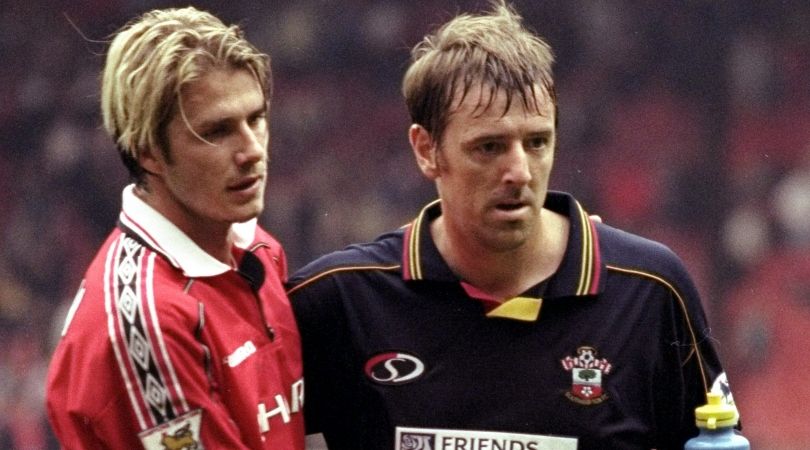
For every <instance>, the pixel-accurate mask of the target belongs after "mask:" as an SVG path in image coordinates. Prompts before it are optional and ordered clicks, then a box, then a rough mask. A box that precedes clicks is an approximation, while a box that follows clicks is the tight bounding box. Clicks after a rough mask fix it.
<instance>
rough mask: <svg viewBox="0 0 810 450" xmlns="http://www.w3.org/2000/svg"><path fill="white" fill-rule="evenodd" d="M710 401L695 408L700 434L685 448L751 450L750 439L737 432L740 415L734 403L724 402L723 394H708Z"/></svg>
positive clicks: (687, 449)
mask: <svg viewBox="0 0 810 450" xmlns="http://www.w3.org/2000/svg"><path fill="white" fill-rule="evenodd" d="M706 399H707V400H708V403H707V404H705V405H703V406H700V407H698V408H695V422H696V423H697V426H698V429H700V434H699V435H697V436H695V437H693V438H692V439H689V440H688V441H687V442H686V445H685V446H684V450H751V444H750V443H749V442H748V439H746V438H744V437H743V436H741V435H739V434H737V433H736V432H735V431H734V426H735V425H737V422H738V421H739V420H740V415H739V413H738V412H737V408H736V407H735V406H734V405H727V404H725V403H723V397H722V395H721V394H716V393H713V392H709V393H707V394H706Z"/></svg>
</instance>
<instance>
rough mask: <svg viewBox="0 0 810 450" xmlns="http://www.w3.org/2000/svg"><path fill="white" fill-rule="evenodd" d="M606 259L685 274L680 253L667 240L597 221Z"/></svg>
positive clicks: (620, 264)
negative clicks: (668, 244)
mask: <svg viewBox="0 0 810 450" xmlns="http://www.w3.org/2000/svg"><path fill="white" fill-rule="evenodd" d="M596 229H597V236H598V239H599V248H600V251H601V253H602V255H601V256H602V260H603V261H604V263H605V264H606V265H607V266H610V267H616V268H624V269H629V270H640V271H645V272H652V273H655V274H660V275H663V276H667V277H680V276H683V275H685V269H684V267H683V262H682V261H681V259H680V257H679V256H678V255H677V254H675V252H674V251H672V249H671V248H670V247H669V246H667V245H666V244H664V243H662V242H659V241H656V240H653V239H649V238H646V237H643V236H640V235H638V234H635V233H632V232H629V231H625V230H621V229H618V228H614V227H612V226H610V225H607V224H603V223H597V224H596Z"/></svg>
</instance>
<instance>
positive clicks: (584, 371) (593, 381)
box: [561, 346, 613, 405]
mask: <svg viewBox="0 0 810 450" xmlns="http://www.w3.org/2000/svg"><path fill="white" fill-rule="evenodd" d="M561 362H562V365H563V368H564V369H565V370H566V371H568V372H571V390H569V391H568V392H566V393H565V396H566V397H568V399H569V400H571V401H573V402H576V403H579V404H581V405H597V404H599V403H602V402H603V401H605V400H606V399H607V398H608V394H607V392H605V391H604V390H603V388H602V380H603V377H604V376H605V375H608V374H609V373H610V371H611V369H612V368H613V366H612V365H611V364H610V362H608V360H607V359H605V358H601V359H599V358H597V351H596V349H595V348H593V347H588V346H583V347H579V348H578V349H577V355H576V356H566V357H565V358H563V359H562V361H561Z"/></svg>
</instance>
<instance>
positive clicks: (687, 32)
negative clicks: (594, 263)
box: [0, 0, 810, 450]
mask: <svg viewBox="0 0 810 450" xmlns="http://www.w3.org/2000/svg"><path fill="white" fill-rule="evenodd" d="M188 3H193V4H194V5H196V6H198V7H200V8H202V9H207V10H209V11H211V12H213V13H214V14H216V15H218V16H219V17H221V18H222V19H223V20H225V21H226V22H237V23H240V24H241V25H242V26H243V27H244V29H245V30H246V33H247V36H248V38H249V39H250V40H251V41H252V42H254V43H255V44H256V45H257V46H258V47H260V48H261V49H262V50H265V51H267V52H269V53H270V54H271V56H272V58H273V68H274V76H275V86H276V89H275V98H274V99H273V103H272V114H271V116H272V123H271V128H272V133H273V137H272V154H273V162H272V165H271V170H270V176H271V182H270V187H269V193H268V204H267V209H266V212H265V213H264V215H263V216H262V218H261V219H262V222H263V224H264V225H266V226H267V227H268V228H269V229H270V230H271V231H272V232H273V233H274V234H275V235H276V236H277V237H278V238H279V239H280V240H281V241H282V243H283V244H284V245H285V248H286V250H287V252H288V256H289V263H290V268H291V269H292V270H294V269H296V268H298V267H300V266H301V265H302V264H304V263H305V262H307V261H308V260H310V259H312V258H314V257H315V256H317V255H319V254H321V253H323V252H327V251H331V250H335V249H338V248H341V247H343V246H344V245H346V244H348V243H350V242H354V241H365V240H369V239H373V238H374V237H375V236H376V235H377V234H378V233H381V232H383V231H385V230H388V229H390V228H393V227H397V226H399V225H401V224H404V223H405V222H407V221H409V220H410V219H411V218H412V217H413V216H414V215H415V214H416V213H417V212H418V209H419V208H420V207H421V205H422V204H424V203H425V202H427V201H429V200H431V199H432V198H433V197H434V195H435V193H434V189H433V186H432V185H431V183H428V182H427V181H425V180H423V179H422V178H421V175H420V174H419V172H418V170H417V168H416V164H415V163H414V161H413V157H412V156H411V153H410V150H409V146H408V143H407V136H406V130H407V127H408V125H409V120H408V117H407V114H406V111H405V107H404V103H403V101H402V99H401V95H400V92H399V87H400V80H401V76H402V74H403V72H404V69H405V67H406V64H407V60H408V56H409V48H410V47H412V46H413V45H414V44H415V43H416V42H417V41H418V40H419V39H420V38H421V37H422V36H423V35H424V34H425V33H426V32H428V31H429V30H431V29H432V28H433V26H434V25H436V24H440V23H443V22H444V21H446V20H447V19H449V18H450V17H452V16H453V15H455V13H457V12H459V11H468V10H478V9H480V8H482V7H483V6H485V4H484V2H483V1H462V0H453V1H451V0H436V1H426V0H410V1H406V0H383V1H365V0H342V1H337V0H299V1H292V0H290V1H258V0H256V1H244V0H229V1H218V2H213V1H196V2H188ZM188 3H186V2H184V3H182V4H178V3H172V2H164V1H134V0H53V1H22V0H3V2H2V6H0V61H2V64H0V340H1V341H2V345H0V448H3V449H52V448H57V444H56V443H55V441H54V439H53V437H52V435H51V433H50V430H49V428H48V425H47V422H46V420H45V416H44V408H43V402H44V400H43V383H44V378H45V373H46V369H47V364H48V360H49V356H50V352H51V350H52V348H53V347H54V345H55V343H56V341H57V338H58V335H59V332H60V330H61V327H62V323H63V317H64V315H65V311H66V307H67V305H68V304H69V302H70V301H71V299H72V297H73V295H74V293H75V290H76V288H77V287H78V284H79V282H80V280H81V277H82V274H83V272H84V270H85V267H86V265H87V264H88V263H89V261H90V260H91V258H92V257H93V255H94V253H95V251H96V249H97V247H98V246H99V245H100V244H101V242H102V240H103V239H104V237H105V236H106V234H107V233H108V232H109V231H110V229H111V227H112V226H113V225H114V223H115V220H116V218H117V214H118V210H119V203H120V190H121V188H122V187H123V186H124V185H125V184H126V183H127V178H126V172H125V170H124V167H123V165H122V164H121V163H120V161H119V159H118V156H117V154H116V151H115V149H114V147H113V145H112V142H111V140H110V139H109V138H108V137H107V136H106V135H105V134H104V133H103V131H102V129H101V126H100V124H101V120H100V118H99V114H98V99H99V94H98V85H99V83H98V73H99V70H100V67H101V64H102V62H103V54H104V51H105V49H106V47H105V42H104V41H105V40H106V39H107V38H108V37H109V36H110V34H111V33H113V32H114V31H115V30H116V29H117V28H119V27H120V26H122V25H123V24H124V23H125V22H126V21H127V20H129V19H130V18H132V17H133V16H135V15H137V14H139V13H141V12H144V11H146V10H148V9H152V8H156V7H165V6H185V5H186V4H188ZM514 3H515V5H516V7H517V9H518V10H519V11H520V12H521V13H522V14H523V15H524V17H525V19H526V22H527V23H528V24H529V25H530V26H531V27H532V28H534V29H535V30H537V31H538V32H539V33H540V34H541V35H543V36H545V37H546V38H547V39H548V40H549V41H550V43H551V44H552V46H553V47H554V49H555V51H556V54H557V58H558V63H557V65H556V78H557V83H558V93H559V106H560V129H559V133H560V138H559V148H558V151H557V162H556V171H555V173H554V176H553V179H552V188H554V189H558V190H565V191H569V192H572V193H573V194H574V195H575V196H576V197H577V198H579V199H580V200H581V201H582V203H583V205H584V206H585V208H586V209H588V210H589V211H591V212H592V213H597V214H599V215H601V216H602V217H603V219H604V221H605V222H607V223H609V224H611V225H614V226H617V227H620V228H625V229H627V230H629V231H632V232H635V233H637V234H641V235H644V236H647V237H650V238H653V239H657V240H660V241H662V242H664V243H665V244H667V245H669V246H670V247H672V248H673V249H674V250H675V251H676V252H677V253H678V254H680V255H681V257H682V258H683V259H684V261H685V262H686V265H687V266H688V268H689V270H690V272H691V273H692V275H693V276H694V278H695V281H696V283H697V284H698V287H699V289H700V291H701V293H702V295H703V299H704V302H705V308H706V310H707V312H708V314H709V316H710V321H711V323H712V326H713V328H712V330H711V331H712V334H713V336H714V337H715V338H716V340H717V342H716V346H717V347H718V349H719V351H720V352H721V356H722V357H723V358H724V361H725V363H726V366H727V369H728V371H729V372H730V376H729V378H730V381H731V385H732V389H733V390H734V395H735V398H736V400H737V403H738V406H739V408H740V410H741V413H742V416H743V424H744V429H745V432H746V435H747V436H748V437H749V439H750V440H751V442H752V444H753V448H756V449H762V450H787V449H806V448H810V426H808V423H810V406H808V399H810V383H808V379H807V377H808V374H810V357H808V355H807V354H805V353H804V351H806V350H807V349H808V345H807V343H808V335H810V252H809V251H808V250H810V25H808V23H810V3H809V2H807V1H806V0H784V1H776V0H735V1H732V0H728V1H724V0H678V1H675V0H657V1H653V0H647V1H645V0H611V1H597V0H543V1H530V0H526V1H516V2H514ZM640 356H643V355H640Z"/></svg>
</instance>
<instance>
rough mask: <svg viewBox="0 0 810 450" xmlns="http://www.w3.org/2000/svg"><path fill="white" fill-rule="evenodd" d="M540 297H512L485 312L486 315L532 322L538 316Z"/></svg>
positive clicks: (541, 300)
mask: <svg viewBox="0 0 810 450" xmlns="http://www.w3.org/2000/svg"><path fill="white" fill-rule="evenodd" d="M542 304H543V299H542V298H531V297H514V298H510V299H509V300H506V301H505V302H503V303H501V304H500V305H499V306H498V307H497V308H495V309H493V310H492V311H490V312H488V313H487V317H499V318H502V319H512V320H520V321H523V322H534V321H536V320H537V318H538V317H540V306H542Z"/></svg>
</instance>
